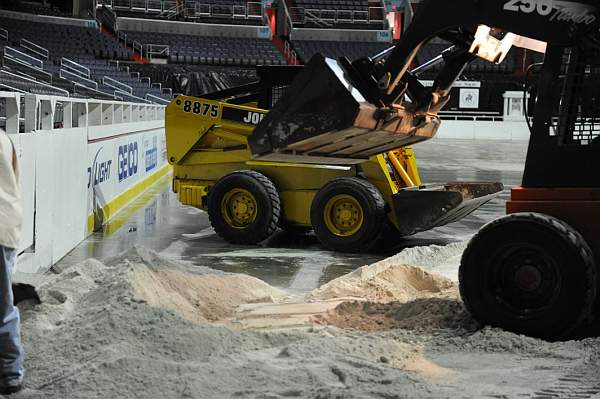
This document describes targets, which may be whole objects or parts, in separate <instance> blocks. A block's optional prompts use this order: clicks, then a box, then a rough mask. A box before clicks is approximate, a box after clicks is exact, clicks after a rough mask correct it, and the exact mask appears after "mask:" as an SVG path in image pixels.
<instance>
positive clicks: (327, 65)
mask: <svg viewBox="0 0 600 399" xmlns="http://www.w3.org/2000/svg"><path fill="white" fill-rule="evenodd" d="M438 127H439V119H438V117H437V116H436V115H433V114H421V115H415V114H413V113H412V112H410V110H408V109H405V108H404V107H403V106H402V105H397V106H396V105H395V106H394V108H381V107H380V105H374V104H371V103H370V102H368V101H367V100H366V99H365V98H364V97H363V95H362V94H361V92H360V91H359V90H358V89H357V88H356V87H355V86H354V85H353V84H352V82H351V80H350V78H349V77H348V76H347V74H346V73H345V72H344V68H343V67H342V64H340V62H338V61H335V60H332V59H329V58H324V57H322V56H320V55H316V56H314V57H313V58H312V60H311V61H310V62H309V63H308V64H307V65H306V67H304V69H303V71H302V72H301V73H300V74H299V75H298V76H297V77H296V79H295V80H294V81H293V83H292V84H291V85H290V86H289V87H288V89H287V90H286V92H285V94H284V95H283V96H282V97H281V99H280V100H279V101H278V102H277V103H276V104H275V106H274V107H273V109H272V110H271V111H269V113H268V114H267V115H266V116H265V118H264V119H263V120H262V122H261V123H260V124H259V125H258V126H257V127H256V129H255V130H254V132H253V133H252V135H251V136H250V137H249V144H250V148H251V150H252V153H253V156H254V158H255V159H262V160H269V161H278V162H304V163H327V164H354V163H360V162H363V161H364V160H366V159H368V158H369V157H371V156H373V155H376V154H380V153H383V152H385V151H388V150H393V149H396V148H400V147H403V146H407V145H411V144H414V143H417V142H420V141H424V140H427V139H429V138H431V137H433V136H434V135H435V133H436V132H437V129H438Z"/></svg>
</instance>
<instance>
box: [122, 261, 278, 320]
mask: <svg viewBox="0 0 600 399" xmlns="http://www.w3.org/2000/svg"><path fill="white" fill-rule="evenodd" d="M131 284H132V286H133V288H134V290H135V292H136V293H137V294H138V295H139V296H140V298H142V299H143V300H144V301H145V302H147V303H148V304H149V305H151V306H155V307H159V308H163V309H167V310H172V311H174V312H176V313H178V314H179V315H181V316H182V317H183V318H185V319H187V320H190V321H194V322H199V321H210V322H216V321H221V320H224V319H226V318H229V317H231V316H233V315H234V314H235V310H236V308H237V307H238V306H240V305H242V304H248V303H257V302H260V303H272V302H274V300H275V299H276V298H278V297H281V296H283V293H282V292H281V291H279V290H277V289H275V288H273V287H271V286H270V285H268V284H267V283H265V282H263V281H261V280H259V279H256V278H254V277H250V276H246V275H242V274H223V273H217V272H214V271H213V272H211V273H205V274H191V273H189V272H185V271H181V270H153V269H151V268H148V267H146V266H145V265H139V264H137V265H134V266H133V273H132V275H131Z"/></svg>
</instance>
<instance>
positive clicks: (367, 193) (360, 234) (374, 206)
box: [310, 177, 386, 253]
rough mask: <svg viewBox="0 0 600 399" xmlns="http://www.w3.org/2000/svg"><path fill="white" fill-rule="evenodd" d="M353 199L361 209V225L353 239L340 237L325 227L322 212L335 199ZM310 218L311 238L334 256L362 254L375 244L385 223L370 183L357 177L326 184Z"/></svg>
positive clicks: (377, 195)
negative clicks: (342, 195)
mask: <svg viewBox="0 0 600 399" xmlns="http://www.w3.org/2000/svg"><path fill="white" fill-rule="evenodd" d="M341 194H347V195H351V196H353V197H354V198H355V199H356V200H357V201H358V203H359V204H360V205H361V207H362V209H363V214H364V217H363V225H362V227H361V228H360V230H358V231H357V232H356V233H355V234H354V235H352V236H348V237H340V236H337V235H335V234H334V233H332V232H331V231H330V230H329V229H328V228H327V226H326V224H325V221H324V216H323V212H324V209H325V206H326V204H327V202H328V201H329V199H331V198H333V197H334V196H336V195H341ZM310 217H311V223H312V226H313V229H314V231H315V235H316V236H317V238H318V239H319V241H320V242H321V244H323V245H324V246H325V247H327V248H329V249H331V250H333V251H338V252H348V253H353V252H364V251H368V250H369V249H371V248H372V247H373V246H374V245H375V244H376V243H377V241H378V239H379V237H380V236H381V233H382V232H383V230H384V228H385V226H386V223H385V218H386V211H385V201H384V199H383V196H382V195H381V193H380V192H379V190H378V189H377V187H375V186H374V185H373V184H372V183H370V182H369V181H367V180H363V179H360V178H358V177H340V178H337V179H334V180H332V181H330V182H329V183H327V184H326V185H325V186H324V187H323V188H321V190H319V192H318V193H317V195H316V196H315V198H314V199H313V202H312V205H311V209H310Z"/></svg>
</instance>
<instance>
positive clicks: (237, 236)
mask: <svg viewBox="0 0 600 399" xmlns="http://www.w3.org/2000/svg"><path fill="white" fill-rule="evenodd" d="M208 217H209V219H210V223H211V225H212V226H213V228H214V229H215V232H216V233H217V234H218V235H219V236H220V237H221V238H223V239H224V240H226V241H228V242H230V243H232V244H242V245H252V244H257V243H259V242H262V241H264V240H266V239H267V238H269V237H270V236H271V235H272V234H273V233H274V232H275V231H276V230H277V225H278V223H279V219H280V218H281V199H280V198H279V193H278V192H277V188H276V187H275V184H273V182H272V181H271V180H269V178H267V177H266V176H265V175H263V174H261V173H258V172H256V171H253V170H241V171H238V172H234V173H231V174H228V175H226V176H224V177H222V178H221V179H219V180H218V181H217V183H216V184H215V185H214V186H213V187H212V189H211V190H210V192H209V195H208Z"/></svg>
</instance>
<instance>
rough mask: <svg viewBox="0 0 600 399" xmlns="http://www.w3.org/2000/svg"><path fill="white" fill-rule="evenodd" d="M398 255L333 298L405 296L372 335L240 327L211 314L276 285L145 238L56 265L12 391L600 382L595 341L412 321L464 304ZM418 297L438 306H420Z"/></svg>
mask: <svg viewBox="0 0 600 399" xmlns="http://www.w3.org/2000/svg"><path fill="white" fill-rule="evenodd" d="M400 266H401V265H398V266H396V267H393V266H392V267H388V268H387V269H386V268H381V265H377V266H375V267H374V268H373V269H372V270H378V271H379V273H372V270H369V269H368V268H365V269H363V270H362V271H361V272H360V273H359V274H362V275H363V276H369V278H366V279H365V282H361V281H363V280H361V279H357V275H354V276H352V277H350V278H351V279H355V281H356V282H357V283H358V286H359V287H363V288H364V293H366V294H368V296H369V297H370V298H384V299H385V301H383V302H380V303H376V304H375V303H372V304H367V305H365V304H363V303H361V304H360V305H357V304H353V303H352V301H351V302H350V303H348V304H344V305H343V306H340V308H339V309H338V310H339V311H340V314H343V313H344V312H345V314H350V315H352V317H353V318H354V319H357V318H359V316H360V317H364V318H367V319H368V318H369V317H370V316H369V317H368V315H367V313H369V314H371V315H379V316H377V317H379V318H380V319H381V317H380V316H381V314H384V315H385V314H388V313H389V308H385V306H389V307H393V306H399V305H398V304H404V305H403V306H405V307H404V308H402V310H401V311H400V310H397V311H395V313H394V314H395V315H397V314H399V313H402V314H403V315H404V317H400V318H396V317H395V316H394V317H388V318H387V319H391V320H396V323H398V324H395V325H391V326H390V328H392V329H390V330H388V331H378V332H371V333H365V332H364V331H360V330H356V329H340V328H337V327H335V326H327V325H326V326H313V327H310V328H304V329H276V330H273V329H263V330H244V331H234V330H232V329H230V328H227V327H225V326H223V325H219V324H215V323H210V322H209V320H222V318H223V317H225V318H227V317H228V315H229V314H231V311H232V308H233V307H235V306H236V304H239V303H244V302H245V301H255V300H261V299H262V298H267V299H268V300H271V299H270V298H273V299H274V300H275V301H276V302H277V301H279V297H278V294H279V292H278V291H277V290H274V289H272V288H270V287H269V286H268V285H266V284H264V283H261V282H260V281H257V280H255V279H251V278H247V277H245V276H234V275H231V274H226V273H221V272H216V271H213V270H211V269H209V268H201V267H200V268H199V267H195V266H190V265H186V264H184V263H180V262H173V261H170V260H169V259H166V258H163V257H161V256H158V255H157V254H155V253H153V252H152V251H149V250H146V249H143V248H138V249H136V250H134V251H131V252H128V253H125V254H123V255H122V256H120V257H119V258H118V259H117V258H116V259H114V260H108V261H105V262H103V263H101V262H98V261H95V260H88V261H86V262H83V263H81V264H79V265H76V266H74V267H70V268H68V269H65V270H58V271H59V272H60V273H59V274H56V275H51V276H49V277H48V279H47V280H46V282H44V283H43V284H42V285H41V286H39V287H38V290H39V293H40V296H41V299H42V301H44V302H43V303H42V304H41V305H39V306H35V307H34V306H31V305H29V306H30V307H23V308H22V316H23V341H24V345H25V348H26V350H27V355H26V359H25V366H26V368H27V370H28V374H27V380H26V387H27V389H26V390H25V391H24V392H23V393H21V394H18V395H16V396H15V398H17V399H19V398H44V399H45V398H61V399H63V398H77V399H87V398H106V397H115V398H120V399H130V398H131V399H133V398H251V399H254V398H255V399H259V398H260V399H264V398H274V399H283V398H321V399H334V398H344V399H347V398H348V399H354V398H393V397H402V398H419V399H422V398H439V397H491V396H494V397H499V396H502V397H531V396H532V395H533V396H535V394H536V393H539V396H543V394H547V393H548V392H550V393H557V395H554V396H556V397H574V396H577V397H589V396H591V395H594V394H596V393H597V392H600V385H598V382H597V381H599V380H600V350H599V349H598V348H600V346H599V345H598V340H587V341H583V342H567V343H543V342H541V341H539V340H535V339H531V338H526V337H520V336H517V335H514V334H510V333H506V332H502V331H499V330H495V329H484V330H481V331H478V332H476V333H471V332H469V331H466V330H465V329H464V328H462V326H459V327H458V328H453V327H452V326H453V324H452V323H442V322H440V323H439V326H440V327H441V329H440V330H437V331H429V330H427V329H425V330H419V328H414V329H413V327H412V325H411V323H413V324H414V325H421V326H422V325H423V321H422V319H427V318H429V321H428V322H432V323H433V322H435V320H434V321H431V320H432V319H434V317H433V316H432V314H436V312H438V311H439V312H440V314H442V313H449V314H452V313H453V312H455V311H456V309H455V308H454V305H449V307H448V308H447V307H446V305H439V304H435V301H433V300H446V301H452V300H454V301H455V302H454V303H458V302H457V299H456V295H455V294H454V295H455V296H454V297H452V295H451V293H452V292H453V289H455V288H454V285H453V284H452V283H448V281H447V280H444V279H443V278H439V276H436V275H435V274H431V273H426V272H423V271H419V270H417V269H416V268H413V267H400ZM399 276H401V277H403V278H404V281H405V283H404V286H403V287H404V289H403V290H402V291H395V289H394V288H392V287H391V285H393V282H394V278H398V277H399ZM340 281H343V280H339V281H338V282H337V283H335V282H332V284H331V285H329V288H328V289H327V290H325V289H323V290H321V291H319V292H320V293H321V294H323V295H325V294H327V293H332V292H333V291H331V290H332V287H334V286H335V287H338V288H337V289H340V290H341V288H340V287H342V288H344V291H340V292H343V293H345V294H347V293H348V292H349V291H347V290H348V289H349V288H348V287H351V286H350V285H349V284H347V281H346V284H340ZM367 282H368V283H367ZM202 290H205V292H198V291H202ZM234 291H235V292H234ZM352 292H354V294H360V292H359V291H358V290H356V289H354V291H352ZM454 292H455V291H454ZM314 294H315V295H314V296H315V297H316V296H317V292H315V293H314ZM400 294H402V295H400ZM395 295H396V296H398V297H400V296H401V297H402V298H404V300H406V302H402V301H399V300H398V299H397V298H396V297H395ZM426 300H428V301H431V302H430V303H432V304H433V305H432V306H429V305H427V306H417V305H416V304H418V303H419V301H426ZM221 301H222V302H221ZM410 304H412V305H410ZM448 304H450V302H448ZM272 305H277V303H276V304H272ZM409 305H410V306H409ZM244 306H252V305H244ZM406 306H408V307H406ZM444 309H446V310H444ZM340 317H341V316H340ZM387 319H382V320H383V321H382V322H389V320H387ZM401 323H404V324H401ZM333 324H335V323H333ZM399 326H407V328H397V327H399ZM565 384H567V385H568V386H564V385H565ZM596 385H598V387H596ZM564 393H567V394H568V395H570V396H568V395H567V396H565V395H563V394H564ZM561 395H563V396H561ZM582 395H583V396H582ZM585 395H587V396H585ZM546 396H548V395H546Z"/></svg>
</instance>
